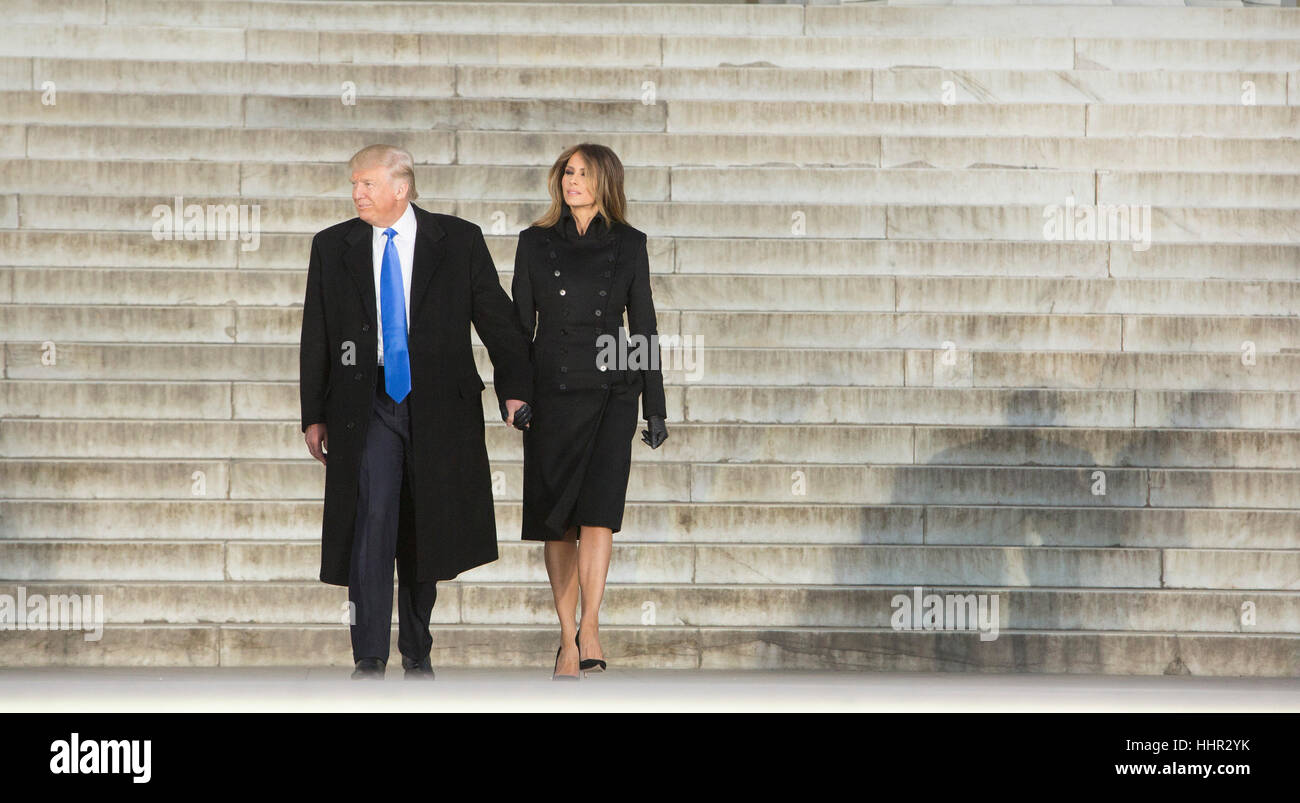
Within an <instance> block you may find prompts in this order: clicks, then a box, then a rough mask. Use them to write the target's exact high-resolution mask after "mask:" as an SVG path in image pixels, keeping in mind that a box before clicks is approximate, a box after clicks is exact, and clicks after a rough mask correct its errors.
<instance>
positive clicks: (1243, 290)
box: [0, 267, 1300, 316]
mask: <svg viewBox="0 0 1300 803" xmlns="http://www.w3.org/2000/svg"><path fill="white" fill-rule="evenodd" d="M306 273H307V272H306V270H297V271H288V270H172V269H147V270H122V269H116V268H45V267H41V268H2V267H0V303H6V304H31V305H56V306H57V305H69V304H82V305H120V306H148V307H153V306H169V307H189V306H218V305H223V306H228V305H234V306H255V307H265V306H283V307H301V306H302V299H303V288H304V287H305V286H306ZM498 278H499V281H500V283H501V285H502V287H503V289H505V290H506V292H507V293H509V292H510V290H511V284H512V280H513V274H512V273H504V272H503V273H501V274H500V275H499V277H498ZM650 284H651V287H652V289H653V293H654V303H655V309H656V311H665V312H667V311H673V310H677V311H682V310H693V311H737V312H742V311H743V312H783V311H791V312H795V311H811V310H819V311H825V312H867V311H876V312H889V311H897V312H947V313H954V314H956V313H992V314H996V313H1019V314H1049V315H1054V314H1060V315H1079V314H1121V315H1143V314H1149V315H1158V314H1163V313H1167V312H1168V310H1170V309H1177V310H1179V311H1180V312H1183V313H1186V314H1189V315H1204V316H1214V315H1238V316H1278V315H1296V314H1300V281H1281V282H1263V281H1231V280H1212V281H1207V280H1203V279H1201V280H1198V279H1118V278H1112V279H1073V278H1068V279H1067V278H1040V277H1023V278H1022V277H1017V278H1000V277H992V276H989V277H965V278H961V277H906V276H900V277H889V276H869V277H862V276H851V277H849V276H816V275H814V276H801V275H794V276H785V275H770V274H769V275H763V276H756V275H752V274H751V275H747V276H746V275H742V276H726V275H707V274H656V275H654V276H652V278H651V282H650Z"/></svg>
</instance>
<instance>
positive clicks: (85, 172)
mask: <svg viewBox="0 0 1300 803" xmlns="http://www.w3.org/2000/svg"><path fill="white" fill-rule="evenodd" d="M548 169H549V168H546V167H542V166H526V165H497V166H489V165H428V166H425V165H421V166H418V167H417V168H416V171H415V177H416V186H417V187H419V188H421V193H420V197H421V199H422V200H424V201H425V202H426V203H427V202H428V201H429V200H430V199H438V200H441V201H457V200H477V201H483V200H501V201H507V202H512V203H518V202H526V201H532V202H542V201H545V200H546V199H547V197H548V196H547V193H546V173H547V170H548ZM626 180H627V186H626V193H627V197H628V199H629V200H632V201H647V202H656V201H676V202H681V203H695V204H699V203H737V202H739V203H765V202H771V200H772V198H773V197H774V195H778V194H779V196H780V198H781V199H782V201H784V202H792V201H799V202H805V203H818V204H854V203H867V202H869V203H871V204H873V205H881V204H901V205H910V204H933V205H938V206H955V205H972V206H989V205H995V204H1005V205H1029V204H1033V203H1039V204H1044V205H1046V204H1056V205H1063V204H1066V203H1074V204H1078V205H1087V204H1104V205H1110V206H1114V205H1125V206H1130V205H1133V204H1145V205H1154V206H1174V207H1179V206H1189V205H1195V206H1200V207H1212V208H1216V207H1235V208H1252V207H1257V208H1277V209H1281V208H1288V207H1295V206H1298V205H1300V201H1298V200H1297V198H1300V173H1245V172H1237V173H1213V172H1169V171H1124V170H1069V171H1066V170H1059V171H1031V170H1023V169H1001V168H982V169H972V168H917V167H913V168H871V167H868V168H862V167H825V168H816V167H807V168H792V167H753V168H748V169H744V170H738V169H735V168H722V167H671V168H670V167H633V168H629V169H628V170H627V176H626ZM160 184H165V185H166V186H168V187H171V188H172V190H173V192H174V193H175V194H177V195H181V196H195V195H197V196H226V198H225V201H226V202H227V203H229V202H232V201H234V200H235V199H237V198H241V197H250V198H285V199H288V200H290V201H292V200H293V199H295V198H304V197H314V198H344V199H347V198H350V197H351V188H350V186H349V185H348V181H347V171H346V168H345V167H344V166H343V165H340V164H331V163H294V164H283V165H282V164H274V163H269V162H240V163H235V162H219V161H218V162H211V161H201V162H175V161H173V162H167V163H163V164H151V163H145V162H140V161H135V160H121V161H96V162H93V163H87V162H86V161H85V160H80V159H7V160H0V193H18V194H20V195H25V194H27V193H34V194H42V195H45V194H70V193H78V192H81V193H85V194H93V195H118V196H121V195H125V194H128V193H130V194H139V195H152V194H153V193H155V192H156V191H157V187H158V186H159V185H160ZM1067 199H1069V200H1067Z"/></svg>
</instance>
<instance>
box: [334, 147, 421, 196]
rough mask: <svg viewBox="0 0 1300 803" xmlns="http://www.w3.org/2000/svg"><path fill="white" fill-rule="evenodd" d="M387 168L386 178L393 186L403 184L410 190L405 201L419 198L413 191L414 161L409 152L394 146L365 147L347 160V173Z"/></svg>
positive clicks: (418, 194)
mask: <svg viewBox="0 0 1300 803" xmlns="http://www.w3.org/2000/svg"><path fill="white" fill-rule="evenodd" d="M376 166H383V167H386V168H388V178H389V180H390V181H392V182H393V183H395V184H401V183H403V182H404V183H405V184H406V185H407V186H408V187H409V188H410V189H409V190H408V191H407V194H406V200H408V201H414V200H415V199H416V198H419V197H420V193H418V192H416V191H415V159H413V158H412V157H411V153H410V151H407V150H406V149H404V148H399V147H397V146H396V145H367V146H366V147H364V148H362V149H361V150H359V151H357V152H356V153H354V154H353V155H352V158H351V159H349V160H348V171H349V172H351V173H355V172H356V171H358V170H368V169H370V168H372V167H376Z"/></svg>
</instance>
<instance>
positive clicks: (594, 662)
mask: <svg viewBox="0 0 1300 803" xmlns="http://www.w3.org/2000/svg"><path fill="white" fill-rule="evenodd" d="M573 643H574V644H578V634H577V633H574V634H573ZM578 670H579V671H580V672H582V673H583V674H584V676H585V674H586V673H587V672H604V671H605V662H604V661H602V660H601V659H599V658H583V657H582V645H581V644H578Z"/></svg>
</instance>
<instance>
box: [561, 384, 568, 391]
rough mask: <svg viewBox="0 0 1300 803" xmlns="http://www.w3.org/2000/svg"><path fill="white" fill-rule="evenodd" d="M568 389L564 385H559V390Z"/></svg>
mask: <svg viewBox="0 0 1300 803" xmlns="http://www.w3.org/2000/svg"><path fill="white" fill-rule="evenodd" d="M568 389H569V388H568V387H567V386H565V385H560V390H568Z"/></svg>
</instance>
